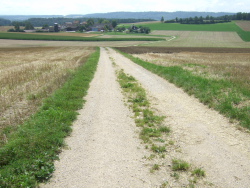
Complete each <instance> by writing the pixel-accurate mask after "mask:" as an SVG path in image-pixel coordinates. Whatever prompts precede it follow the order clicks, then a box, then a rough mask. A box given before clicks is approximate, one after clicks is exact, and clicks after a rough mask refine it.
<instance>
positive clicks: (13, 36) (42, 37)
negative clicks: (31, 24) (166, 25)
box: [0, 33, 164, 42]
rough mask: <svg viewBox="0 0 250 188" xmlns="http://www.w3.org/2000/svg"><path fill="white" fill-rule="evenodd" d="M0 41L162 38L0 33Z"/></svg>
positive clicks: (148, 38) (150, 39)
mask: <svg viewBox="0 0 250 188" xmlns="http://www.w3.org/2000/svg"><path fill="white" fill-rule="evenodd" d="M0 39H15V40H48V41H93V42H94V41H159V40H164V39H162V38H150V37H145V38H139V37H138V38H129V37H128V38H97V37H74V36H55V35H39V34H37V35H36V34H26V33H0Z"/></svg>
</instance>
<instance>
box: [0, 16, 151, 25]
mask: <svg viewBox="0 0 250 188" xmlns="http://www.w3.org/2000/svg"><path fill="white" fill-rule="evenodd" d="M89 19H93V20H94V22H95V23H98V22H99V20H103V18H63V17H58V18H30V19H27V20H25V21H20V22H19V24H20V26H25V23H26V22H30V23H31V24H32V25H33V26H34V27H41V26H43V25H49V26H53V25H54V23H58V24H64V23H65V22H74V21H75V20H78V21H80V22H86V21H87V20H89ZM105 20H109V21H110V22H112V20H114V19H109V18H105ZM115 20H116V21H117V23H118V24H120V23H136V22H145V21H155V20H153V19H134V18H129V19H115ZM14 24H16V21H13V22H11V21H10V20H7V19H3V18H0V26H11V25H14Z"/></svg>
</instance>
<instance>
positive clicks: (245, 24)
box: [236, 21, 250, 31]
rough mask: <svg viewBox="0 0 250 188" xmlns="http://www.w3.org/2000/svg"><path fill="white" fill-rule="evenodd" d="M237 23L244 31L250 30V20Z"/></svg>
mask: <svg viewBox="0 0 250 188" xmlns="http://www.w3.org/2000/svg"><path fill="white" fill-rule="evenodd" d="M236 24H237V25H238V26H239V27H240V28H241V29H243V30H244V31H250V21H236Z"/></svg>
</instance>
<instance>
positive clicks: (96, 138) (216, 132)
mask: <svg viewBox="0 0 250 188" xmlns="http://www.w3.org/2000/svg"><path fill="white" fill-rule="evenodd" d="M109 56H110V57H111V59H112V60H113V61H114V62H115V63H116V64H117V65H118V66H119V67H121V68H123V69H124V71H125V73H128V74H130V75H132V76H133V77H135V78H136V79H137V80H138V81H139V82H140V83H141V84H142V86H143V87H144V88H145V89H146V91H147V93H148V96H149V97H150V102H151V104H152V105H153V107H154V108H155V109H157V110H158V112H159V113H160V114H162V115H165V116H166V117H167V121H168V122H169V125H170V127H171V129H172V131H173V132H172V133H171V137H172V139H173V141H174V142H175V144H176V146H178V147H179V149H178V151H176V152H175V151H174V152H172V153H170V154H169V155H171V156H174V153H178V154H177V155H178V157H181V158H182V159H184V160H186V161H188V162H190V163H191V164H194V165H196V166H198V167H202V168H203V169H204V170H205V171H206V178H207V181H208V182H212V183H213V185H212V186H211V185H209V184H204V186H202V187H220V188H221V187H225V188H230V187H232V188H235V187H248V186H249V184H250V173H249V172H250V148H249V143H250V138H249V134H248V133H244V132H241V131H239V130H237V129H236V127H235V126H234V125H232V124H230V123H229V122H228V120H227V119H226V118H224V117H223V116H221V115H219V114H218V113H217V112H215V111H213V110H211V109H209V108H207V107H206V106H204V105H203V104H201V103H199V102H198V100H197V99H195V98H192V97H190V96H188V95H187V94H186V93H184V92H183V91H182V90H181V89H179V88H177V87H175V86H174V85H173V84H170V83H168V82H167V81H166V80H163V79H162V78H160V77H158V76H156V75H154V74H152V73H150V72H148V71H147V70H145V69H143V68H142V67H140V66H138V65H136V64H134V63H133V62H131V61H130V60H128V59H126V58H125V57H123V56H122V55H120V54H118V53H117V52H115V51H114V50H111V49H109V54H108V53H107V51H105V50H104V49H102V50H101V57H100V62H99V67H98V70H97V72H96V75H95V78H94V80H93V82H92V84H91V87H90V90H89V94H88V96H87V97H86V100H87V103H86V104H85V107H84V109H82V110H81V111H80V115H79V117H78V120H77V121H76V122H75V124H74V126H73V133H72V136H71V137H69V138H68V139H67V141H66V143H67V144H68V146H69V148H68V150H64V151H63V153H62V154H61V155H60V161H59V162H57V163H56V171H55V174H54V177H53V178H52V180H51V183H50V184H47V185H45V187H159V185H161V183H162V182H161V181H162V180H163V178H162V177H161V174H150V173H149V170H148V168H147V167H145V164H146V163H147V162H145V161H144V159H142V158H143V156H144V155H146V154H148V152H147V151H145V150H144V149H138V147H141V148H142V145H141V144H140V141H139V140H138V134H136V133H135V131H136V128H135V124H134V120H133V119H131V118H130V116H132V115H131V113H130V112H129V110H128V108H127V107H126V106H124V104H123V101H122V98H123V97H122V94H121V90H120V89H119V85H118V83H117V82H116V81H115V80H116V77H115V72H114V69H113V68H112V65H111V64H112V62H111V60H110V59H109ZM180 151H181V152H180ZM166 160H167V159H166ZM164 163H167V164H168V163H169V162H168V161H165V162H164ZM164 170H165V171H164V172H163V174H164V173H165V175H167V173H169V172H168V170H167V169H164ZM168 176H169V175H168ZM159 177H161V178H159ZM157 181H158V183H157ZM169 186H170V187H171V182H169Z"/></svg>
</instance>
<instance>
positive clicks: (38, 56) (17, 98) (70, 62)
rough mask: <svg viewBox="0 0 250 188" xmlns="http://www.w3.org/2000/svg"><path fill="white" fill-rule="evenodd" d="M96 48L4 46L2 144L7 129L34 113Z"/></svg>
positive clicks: (0, 54) (0, 56)
mask: <svg viewBox="0 0 250 188" xmlns="http://www.w3.org/2000/svg"><path fill="white" fill-rule="evenodd" d="M93 51H94V48H90V47H57V48H53V47H46V48H7V49H6V48H0V88H1V90H0V145H2V144H4V143H5V142H7V140H6V136H5V132H6V131H7V132H8V131H10V129H14V128H15V126H16V125H17V124H20V123H22V122H23V121H24V120H25V119H27V118H28V117H29V116H30V115H31V114H33V113H34V112H35V111H36V110H37V108H38V107H39V105H41V101H42V100H43V99H44V98H46V97H47V96H49V95H50V94H51V93H52V92H54V91H55V90H56V89H58V88H59V87H60V86H61V85H62V84H63V83H64V82H65V81H66V80H67V79H68V78H69V76H70V75H71V73H72V72H74V70H76V69H77V68H78V67H79V66H80V65H81V64H83V63H84V61H85V60H86V58H87V57H88V56H89V55H90V54H91V53H92V52H93ZM7 127H9V128H7ZM6 128H7V129H6Z"/></svg>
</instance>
